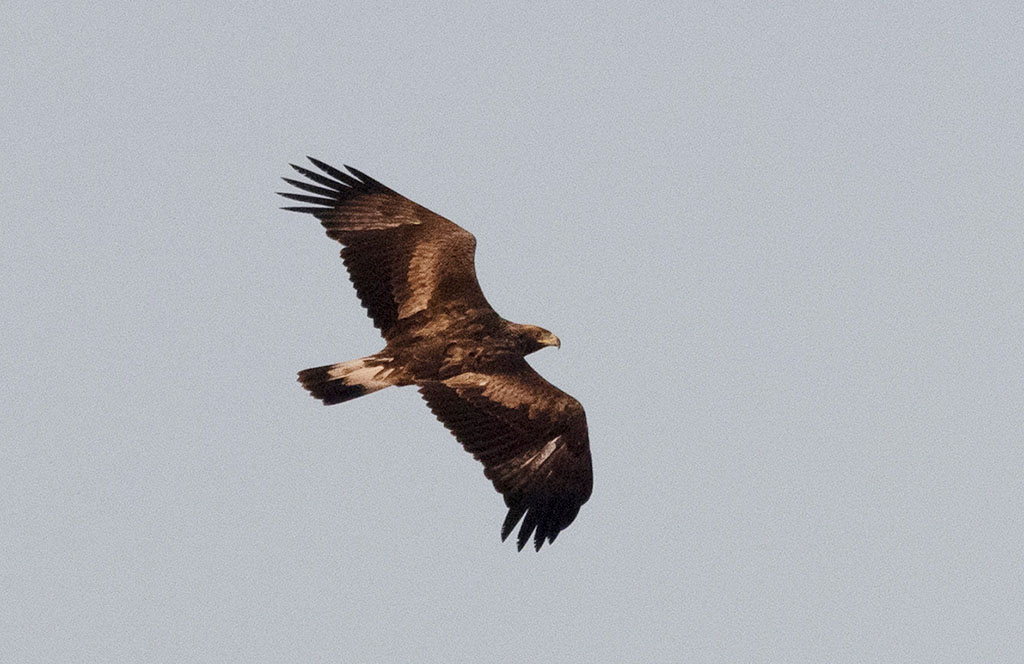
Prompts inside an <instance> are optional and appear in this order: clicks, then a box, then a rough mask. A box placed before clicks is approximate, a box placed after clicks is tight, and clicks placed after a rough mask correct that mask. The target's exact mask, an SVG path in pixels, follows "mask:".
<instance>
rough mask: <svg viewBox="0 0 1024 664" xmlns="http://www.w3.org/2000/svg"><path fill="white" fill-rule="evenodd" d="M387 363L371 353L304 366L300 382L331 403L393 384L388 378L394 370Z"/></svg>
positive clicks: (326, 402) (311, 391) (312, 392)
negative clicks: (324, 363)
mask: <svg viewBox="0 0 1024 664" xmlns="http://www.w3.org/2000/svg"><path fill="white" fill-rule="evenodd" d="M386 363H387V360H386V359H382V358H379V357H377V356H370V357H364V358H362V359H359V360H350V361H348V362H341V363H340V364H328V365H326V366H322V367H314V368H312V369H303V370H302V371H300V372H299V382H300V383H302V386H303V387H304V388H306V389H307V390H309V393H310V394H312V395H313V396H314V397H316V398H317V399H320V400H321V401H323V402H324V405H325V406H330V405H333V404H336V403H342V402H344V401H349V400H351V399H355V398H356V397H361V396H363V395H364V394H369V393H371V392H376V391H377V390H382V389H384V388H385V387H388V386H390V385H394V384H395V383H394V382H392V381H390V380H388V378H389V376H390V375H391V373H392V372H393V370H392V369H390V368H388V366H387V364H386Z"/></svg>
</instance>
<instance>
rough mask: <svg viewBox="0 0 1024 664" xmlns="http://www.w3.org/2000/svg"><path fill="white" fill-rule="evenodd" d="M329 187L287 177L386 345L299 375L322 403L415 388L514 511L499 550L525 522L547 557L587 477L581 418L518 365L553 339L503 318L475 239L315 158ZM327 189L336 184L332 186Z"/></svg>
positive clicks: (312, 176)
mask: <svg viewBox="0 0 1024 664" xmlns="http://www.w3.org/2000/svg"><path fill="white" fill-rule="evenodd" d="M310 161H312V162H313V164H315V165H316V166H317V167H318V168H319V169H320V170H321V171H323V173H324V174H326V175H323V174H320V173H316V172H313V171H310V170H307V169H305V168H302V167H299V166H294V165H293V168H295V170H297V171H298V172H299V173H301V174H302V175H304V176H306V177H307V178H308V179H309V180H310V181H311V182H313V183H316V184H310V182H301V181H297V180H290V179H288V178H285V180H286V181H287V182H289V183H290V184H292V185H294V186H296V187H298V188H299V189H302V190H304V191H307V192H310V193H312V194H315V195H314V196H310V195H306V194H296V193H282V194H281V195H282V196H285V197H287V198H291V199H293V200H297V201H301V202H304V203H309V204H312V205H313V206H315V207H289V208H286V209H289V210H294V211H298V212H306V213H310V214H313V215H314V216H316V217H317V218H318V219H320V222H321V223H322V224H323V226H324V228H326V229H327V234H328V236H330V237H332V238H334V239H336V240H338V241H339V242H341V244H342V245H344V248H343V249H342V251H341V256H342V259H343V260H344V262H345V266H346V267H347V268H348V271H349V276H350V277H351V279H352V282H353V284H354V285H355V287H356V293H357V294H358V295H359V299H360V300H361V301H362V303H363V306H364V307H366V309H367V312H368V313H369V315H370V317H371V318H372V319H373V322H374V325H376V327H377V328H379V329H380V332H381V335H382V336H383V337H384V339H385V341H386V342H387V343H386V345H385V347H384V349H383V350H381V351H380V352H378V353H376V354H374V355H370V356H368V357H364V358H361V359H358V360H352V361H349V362H342V363H340V364H332V365H327V366H322V367H316V368H313V369H306V370H304V371H301V372H299V380H300V382H301V383H302V385H303V386H304V387H305V388H306V389H307V390H309V391H310V393H311V394H312V395H313V396H314V397H316V398H318V399H320V400H321V401H323V402H324V403H325V404H328V405H329V404H335V403H341V402H343V401H348V400H349V399H353V398H356V397H359V396H362V395H364V394H368V393H370V392H375V391H377V390H380V389H383V388H385V387H390V386H401V385H416V386H418V388H419V391H420V393H421V394H422V395H423V398H424V399H425V400H426V401H427V405H428V406H430V409H431V410H432V411H433V413H434V414H435V415H436V416H437V418H438V419H439V420H441V422H442V423H443V424H444V425H445V426H446V427H447V428H448V429H449V430H451V431H452V433H454V434H455V437H456V438H457V439H458V440H459V442H461V443H462V445H463V447H465V448H466V450H467V451H469V452H470V453H472V454H473V456H474V457H476V458H477V459H478V460H480V461H481V462H482V463H483V464H484V474H485V475H486V476H487V477H488V478H489V479H491V480H492V482H493V483H494V486H495V488H496V489H497V490H498V491H500V492H501V493H502V494H503V495H504V496H505V503H506V505H507V506H508V508H509V513H508V516H507V517H506V519H505V523H504V525H503V526H502V539H504V538H505V537H507V536H508V534H509V532H511V530H512V529H513V528H514V527H515V526H516V524H517V523H518V522H519V520H520V519H523V525H522V527H521V528H520V530H519V537H518V545H519V548H520V549H522V547H523V546H524V545H525V543H526V542H527V541H528V540H529V539H530V536H531V535H533V536H534V544H535V546H536V548H537V549H540V547H541V545H542V544H543V543H544V541H545V540H547V541H548V542H552V541H554V539H555V537H556V536H557V535H558V533H559V532H560V531H561V530H562V529H564V528H565V527H566V526H568V525H569V524H570V523H572V521H573V519H574V518H575V517H576V514H577V512H578V511H579V508H580V506H581V505H583V503H584V502H586V501H587V499H588V498H589V497H590V493H591V488H592V470H591V463H590V449H589V442H588V437H587V423H586V416H585V415H584V412H583V407H582V406H581V405H580V404H579V402H578V401H576V400H575V399H573V398H572V397H571V396H569V395H568V394H566V393H564V392H562V391H561V390H559V389H558V388H556V387H554V386H553V385H551V384H550V383H548V382H547V381H545V380H544V379H543V378H541V377H540V375H539V374H537V372H535V371H534V370H533V369H532V368H531V367H530V366H529V364H527V363H526V360H525V359H524V357H525V356H526V355H528V354H530V353H533V352H535V351H537V350H540V349H541V348H544V347H545V346H553V345H554V346H557V345H560V344H559V341H558V338H557V337H555V335H553V334H551V333H550V332H548V331H547V330H544V329H543V328H540V327H537V326H535V325H520V324H517V323H512V322H510V321H507V320H505V319H504V318H502V317H501V316H499V315H498V314H497V313H496V312H495V311H494V309H492V308H491V306H490V305H489V304H488V303H487V300H486V299H485V298H484V295H483V292H482V291H481V290H480V285H479V283H478V282H477V279H476V270H475V268H474V264H473V255H474V252H475V249H476V239H475V238H474V237H473V235H472V234H470V233H469V232H468V231H466V230H464V229H463V228H461V227H459V226H457V225H455V224H454V223H452V222H451V221H448V220H447V219H445V218H444V217H441V216H439V215H437V214H434V213H433V212H431V211H429V210H427V209H426V208H424V207H422V206H420V205H417V204H416V203H413V202H412V201H410V200H409V199H407V198H405V197H403V196H401V195H399V194H397V193H396V192H394V191H392V190H390V189H388V188H387V187H385V186H384V185H382V184H380V183H379V182H377V181H375V180H373V179H371V178H369V177H367V176H366V175H364V174H362V173H360V172H359V171H357V170H355V169H353V168H351V167H348V169H349V171H350V172H351V175H350V174H348V173H344V172H342V171H339V170H337V169H334V168H332V167H330V166H328V165H326V164H324V163H322V162H319V161H317V160H315V159H310ZM328 176H331V177H328Z"/></svg>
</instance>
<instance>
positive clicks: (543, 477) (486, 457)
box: [420, 360, 593, 550]
mask: <svg viewBox="0 0 1024 664" xmlns="http://www.w3.org/2000/svg"><path fill="white" fill-rule="evenodd" d="M420 393H421V394H422V395H423V398H424V399H426V401H427V404H428V405H429V406H430V410H431V411H433V413H434V415H436V416H437V419H439V420H441V422H442V423H443V424H444V425H445V427H447V428H448V429H449V430H450V431H451V432H452V433H454V434H455V437H456V438H457V439H458V440H459V442H460V443H462V446H463V447H465V448H466V451H468V452H471V453H472V454H473V456H474V457H475V458H476V459H478V460H479V461H481V462H483V464H484V475H486V476H487V477H488V479H490V480H491V481H492V482H493V483H494V488H495V489H497V490H498V491H499V492H500V493H502V494H503V495H504V496H505V504H506V505H507V506H508V508H509V509H508V516H507V517H506V518H505V523H504V525H502V528H501V539H502V540H504V539H505V538H506V537H508V535H509V533H510V532H511V531H512V529H513V528H515V526H516V524H517V523H518V522H519V520H520V519H523V525H522V527H521V528H520V529H519V537H518V545H519V549H520V550H522V548H523V546H524V545H525V544H526V542H527V541H528V540H529V539H530V535H534V538H533V542H534V546H535V547H536V549H537V550H540V547H541V545H542V544H543V543H544V540H545V539H546V540H547V541H548V542H553V541H555V537H557V536H558V533H559V532H561V531H562V530H563V529H564V528H566V527H567V526H568V525H569V524H570V523H572V522H573V519H575V518H576V514H577V513H578V512H579V510H580V507H581V506H582V505H583V503H585V502H587V499H588V498H590V492H591V490H592V488H593V470H592V468H591V464H590V443H589V439H588V437H587V417H586V415H585V414H584V412H583V406H581V405H580V403H579V402H578V401H576V400H575V399H573V398H572V397H571V396H569V395H568V394H566V393H565V392H563V391H561V390H559V389H558V388H557V387H555V386H554V385H552V384H551V383H549V382H547V381H546V380H544V379H543V378H541V376H540V374H538V373H537V372H536V371H534V370H533V369H532V368H531V367H530V365H529V364H527V363H526V361H525V360H519V361H518V362H517V365H516V366H515V367H513V368H512V370H509V371H505V372H502V373H488V374H483V373H463V374H459V375H458V376H455V377H453V378H449V379H447V380H444V381H439V382H434V383H427V384H423V385H421V386H420ZM524 515H525V518H524Z"/></svg>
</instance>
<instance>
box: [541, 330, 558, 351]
mask: <svg viewBox="0 0 1024 664" xmlns="http://www.w3.org/2000/svg"><path fill="white" fill-rule="evenodd" d="M544 345H545V346H554V347H555V348H561V347H562V340H561V339H559V338H558V337H556V336H555V335H553V334H551V333H548V336H546V337H544Z"/></svg>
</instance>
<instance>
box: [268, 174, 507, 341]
mask: <svg viewBox="0 0 1024 664" xmlns="http://www.w3.org/2000/svg"><path fill="white" fill-rule="evenodd" d="M309 160H310V161H311V162H313V165H314V166H316V167H317V168H318V169H320V171H322V172H323V174H321V173H317V172H315V171H311V170H309V169H306V168H303V167H301V166H296V165H295V164H292V165H291V166H292V168H294V169H295V170H296V171H298V172H299V173H300V174H302V175H303V176H305V177H306V179H307V180H308V181H300V180H292V179H289V178H283V179H284V180H285V182H287V183H289V184H291V185H293V186H295V187H296V188H298V189H301V190H302V191H305V192H309V193H308V194H300V193H291V192H287V193H286V192H278V193H280V195H281V196H284V197H285V198H289V199H291V200H294V201H299V202H300V203H305V204H306V205H305V206H301V207H286V208H284V209H285V210H292V211H295V212H305V213H308V214H312V215H313V216H315V217H316V218H317V219H319V220H320V223H321V224H323V227H324V228H325V229H326V230H327V235H328V236H329V237H331V238H333V239H335V240H337V241H338V242H340V243H341V244H342V245H344V248H343V249H342V250H341V258H342V260H343V261H344V262H345V267H347V268H348V273H349V276H350V278H351V279H352V283H353V284H354V285H355V287H356V293H357V294H358V295H359V300H360V301H361V302H362V304H363V306H364V307H365V308H366V311H367V312H368V313H369V314H370V318H372V319H373V324H374V325H375V326H376V327H377V328H378V329H380V331H381V334H382V335H383V336H384V338H385V339H389V338H390V336H391V334H392V333H393V332H394V331H395V326H396V323H398V322H399V321H401V320H403V319H407V318H410V317H412V316H414V315H416V314H417V313H419V312H421V311H427V310H429V309H431V308H433V307H435V306H452V305H454V306H456V307H457V308H458V309H459V310H462V311H465V310H467V309H476V308H488V309H489V308H490V305H489V304H488V303H487V300H486V299H485V298H484V294H483V292H482V291H481V290H480V284H479V283H478V282H477V279H476V269H475V267H474V263H473V254H474V252H475V251H476V238H474V237H473V234H472V233H470V232H469V231H467V230H465V229H463V228H461V227H459V226H458V225H456V224H454V223H452V222H451V221H448V220H447V219H445V218H444V217H442V216H440V215H438V214H435V213H433V212H431V211H430V210H428V209H426V208H425V207H423V206H421V205H418V204H416V203H414V202H412V201H410V200H409V199H408V198H406V197H404V196H402V195H401V194H398V193H396V192H394V191H392V190H391V189H389V188H387V187H385V186H384V185H382V184H381V183H379V182H377V181H376V180H374V179H373V178H370V177H369V176H367V175H365V174H363V173H360V172H359V171H357V170H356V169H354V168H352V167H351V166H346V168H347V169H348V170H349V173H345V172H343V171H340V170H338V169H336V168H333V167H332V166H328V165H327V164H325V163H323V162H322V161H318V160H316V159H313V158H312V157H310V158H309ZM310 194H311V195H310Z"/></svg>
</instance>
